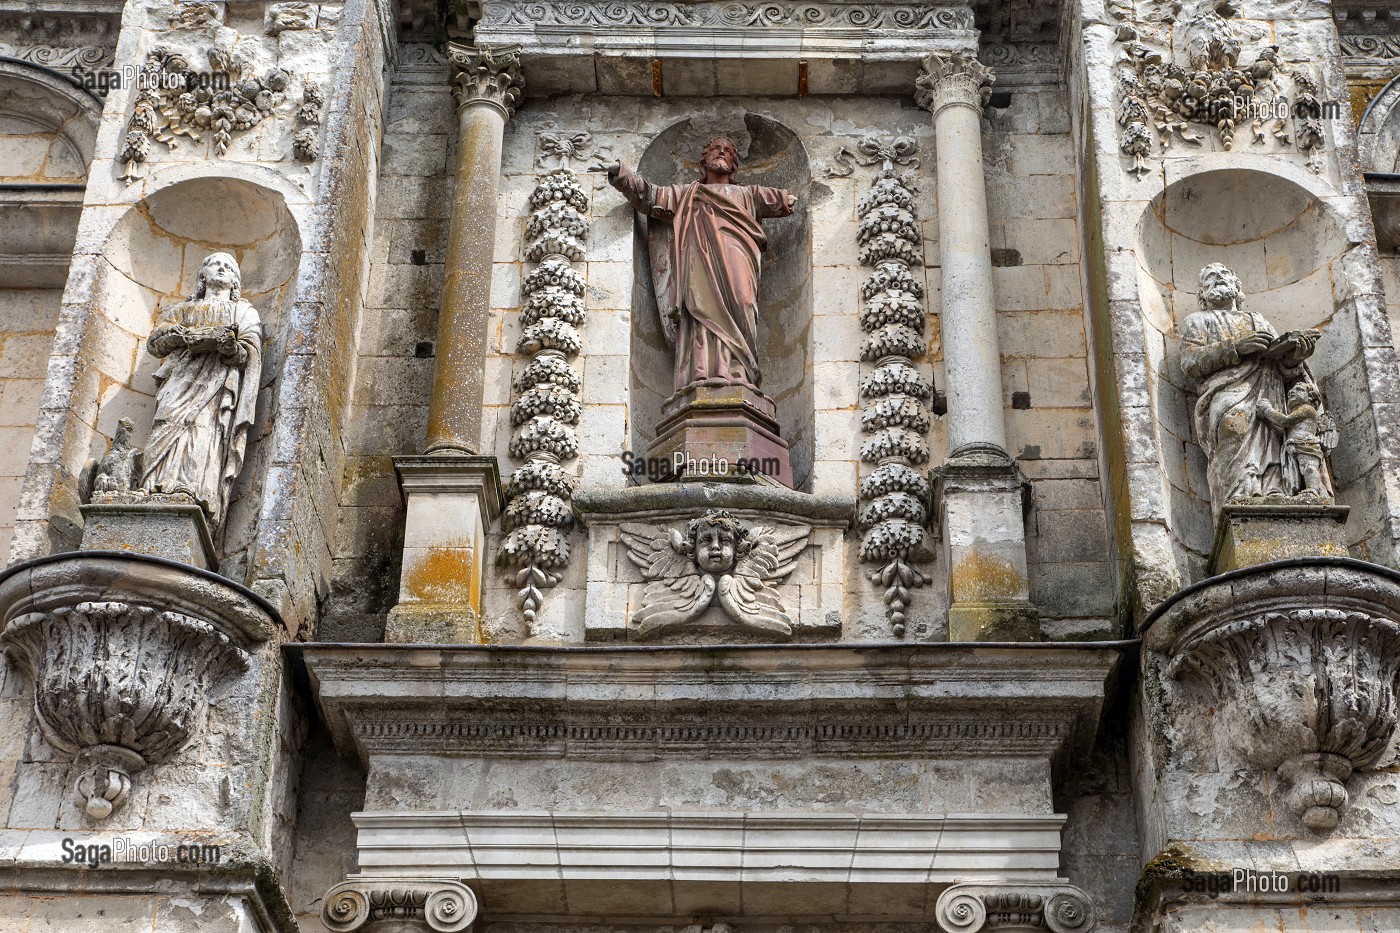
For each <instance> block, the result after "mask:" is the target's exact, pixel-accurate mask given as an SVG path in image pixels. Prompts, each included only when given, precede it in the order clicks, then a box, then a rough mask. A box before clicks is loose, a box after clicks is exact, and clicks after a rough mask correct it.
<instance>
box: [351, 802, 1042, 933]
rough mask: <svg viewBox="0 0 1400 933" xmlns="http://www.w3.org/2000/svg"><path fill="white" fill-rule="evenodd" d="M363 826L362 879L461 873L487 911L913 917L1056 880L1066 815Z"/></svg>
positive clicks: (613, 818) (450, 814)
mask: <svg viewBox="0 0 1400 933" xmlns="http://www.w3.org/2000/svg"><path fill="white" fill-rule="evenodd" d="M354 821H355V825H356V827H357V828H358V830H359V866H360V872H359V874H357V875H355V876H353V878H354V879H355V880H357V881H364V880H372V881H374V882H376V883H381V884H382V883H385V882H387V881H390V880H393V879H399V878H405V879H406V878H413V877H420V876H423V875H425V874H427V875H433V876H442V877H451V878H460V879H462V880H463V881H466V882H468V883H470V884H471V885H472V887H473V888H475V889H477V891H478V892H479V893H480V894H481V895H482V902H483V903H482V907H483V910H484V912H485V913H487V914H488V915H490V916H503V915H517V914H520V913H534V912H537V911H540V910H541V909H542V908H544V909H546V910H547V909H548V908H545V907H544V905H546V904H550V903H553V904H556V905H558V906H557V908H556V909H557V910H558V912H559V913H560V914H561V915H567V916H580V915H590V914H593V913H598V912H605V913H621V914H633V915H653V916H667V915H674V914H682V915H683V914H685V913H686V912H687V911H686V909H685V905H686V904H689V903H696V902H704V901H705V900H706V899H707V898H716V897H718V898H721V899H724V900H730V899H733V900H736V901H737V902H738V903H739V904H740V905H741V906H740V909H739V910H738V911H736V912H737V913H739V914H742V915H748V916H753V915H771V914H774V913H778V914H787V915H792V914H798V915H800V914H804V913H811V912H815V905H818V904H820V905H823V906H824V907H825V908H826V911H827V912H829V913H845V912H847V911H848V910H854V912H857V913H863V914H865V915H867V916H889V917H908V916H916V915H920V914H924V913H927V912H929V911H930V910H931V909H932V907H933V902H934V900H935V898H936V896H937V892H938V891H939V890H941V889H942V887H943V886H945V885H947V884H951V883H953V882H958V881H967V880H978V879H985V880H992V879H996V880H998V881H1003V882H1017V881H1021V882H1052V881H1054V880H1055V879H1056V875H1057V871H1058V867H1059V849H1060V831H1061V828H1062V826H1063V824H1064V821H1065V817H1064V816H1062V815H1020V814H1016V815H1013V814H949V815H947V816H931V815H925V814H918V815H912V814H911V815H874V814H852V813H753V812H742V811H694V812H679V811H673V812H631V813H627V812H622V813H617V812H612V813H601V812H567V811H498V812H467V811H458V810H448V811H419V812H370V813H357V814H355V816H354ZM620 882H625V886H623V887H625V893H623V892H622V891H620V890H619V883H620ZM522 889H529V890H530V891H531V895H530V897H529V898H521V897H520V896H519V894H520V892H521V890H522ZM852 898H854V899H855V903H852V900H851V899H852Z"/></svg>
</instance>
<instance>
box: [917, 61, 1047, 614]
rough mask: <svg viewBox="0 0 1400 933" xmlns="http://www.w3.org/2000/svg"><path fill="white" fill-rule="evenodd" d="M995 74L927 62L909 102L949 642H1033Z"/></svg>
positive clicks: (967, 64)
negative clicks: (925, 189) (930, 247)
mask: <svg viewBox="0 0 1400 933" xmlns="http://www.w3.org/2000/svg"><path fill="white" fill-rule="evenodd" d="M992 80H993V76H992V71H991V69H990V68H988V67H987V66H985V65H983V64H981V63H980V62H978V61H977V59H976V57H975V56H974V55H973V54H972V53H970V52H935V53H933V54H931V55H928V56H926V57H925V58H924V61H923V70H922V71H921V72H920V74H919V78H918V81H917V84H916V89H915V97H916V99H917V100H918V102H919V105H920V106H921V107H924V108H925V109H927V110H929V111H930V112H931V113H932V114H933V121H934V133H935V136H936V138H937V147H938V152H937V158H938V165H937V177H938V227H939V250H940V254H941V258H942V267H943V269H942V271H943V314H942V317H941V322H940V323H941V327H942V338H943V359H944V362H945V367H944V369H945V372H946V379H947V386H948V389H947V391H948V414H947V422H948V446H949V448H950V450H951V453H950V454H949V457H948V462H947V464H945V465H944V466H943V467H941V468H940V469H939V471H938V472H939V490H940V495H939V496H938V511H939V513H940V516H939V517H940V523H941V525H942V529H943V542H944V553H945V554H946V556H947V567H948V587H949V593H948V596H949V598H948V638H949V640H951V641H1008V640H1009V641H1026V640H1035V639H1037V638H1038V637H1039V634H1040V629H1039V623H1038V616H1037V613H1036V610H1035V607H1034V606H1032V605H1031V603H1030V598H1029V595H1030V590H1029V580H1028V577H1027V572H1026V529H1025V520H1024V516H1023V511H1022V509H1021V502H1022V495H1023V489H1024V479H1023V478H1022V477H1021V475H1020V473H1019V471H1018V470H1017V469H1016V464H1015V461H1014V460H1012V459H1011V458H1010V457H1009V456H1008V455H1007V453H1006V425H1005V422H1004V420H1003V418H1002V399H1001V351H1000V347H999V346H998V341H997V321H996V296H995V294H994V293H993V290H992V254H991V238H990V232H989V226H988V222H987V182H986V177H985V175H984V173H983V169H982V122H981V117H982V106H983V105H984V104H985V103H986V101H987V98H988V96H989V94H990V86H991V83H992Z"/></svg>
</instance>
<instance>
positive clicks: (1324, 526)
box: [1210, 502, 1351, 574]
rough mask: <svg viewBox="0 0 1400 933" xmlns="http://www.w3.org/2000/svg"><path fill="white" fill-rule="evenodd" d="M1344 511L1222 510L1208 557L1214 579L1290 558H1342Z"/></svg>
mask: <svg viewBox="0 0 1400 933" xmlns="http://www.w3.org/2000/svg"><path fill="white" fill-rule="evenodd" d="M1350 511H1351V509H1350V507H1349V506H1345V505H1324V504H1322V503H1301V504H1299V503H1291V502H1290V503H1271V502H1266V503H1260V504H1257V505H1256V504H1254V503H1247V504H1245V503H1241V504H1238V505H1227V506H1224V507H1223V508H1221V510H1220V515H1219V517H1217V518H1216V520H1215V544H1214V546H1213V547H1212V548H1211V552H1210V572H1211V573H1212V574H1217V573H1225V572H1227V571H1230V570H1239V569H1241V568H1243V567H1253V566H1254V565H1256V564H1266V563H1268V562H1269V561H1273V560H1288V559H1290V558H1294V557H1346V556H1347V542H1346V524H1347V514H1348V513H1349V512H1350Z"/></svg>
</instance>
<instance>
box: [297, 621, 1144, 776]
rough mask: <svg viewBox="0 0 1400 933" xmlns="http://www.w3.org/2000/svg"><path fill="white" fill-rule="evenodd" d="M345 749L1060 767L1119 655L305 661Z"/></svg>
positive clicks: (424, 654) (500, 650) (490, 653)
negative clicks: (1000, 761)
mask: <svg viewBox="0 0 1400 933" xmlns="http://www.w3.org/2000/svg"><path fill="white" fill-rule="evenodd" d="M287 650H288V651H289V652H292V653H294V654H295V655H300V657H301V659H302V660H303V662H304V664H305V666H306V669H307V671H308V673H309V675H310V681H311V684H312V689H313V691H314V692H315V693H316V699H317V702H318V704H319V705H320V708H321V710H322V713H323V714H324V716H325V719H326V721H327V723H328V724H329V726H330V729H331V731H332V734H333V735H334V737H335V739H336V742H337V744H338V745H339V747H340V748H341V749H342V750H343V751H345V752H350V751H352V750H353V751H354V752H355V753H356V754H358V755H359V756H360V758H361V760H362V761H365V762H368V760H369V757H370V755H372V754H393V753H407V752H412V753H416V754H438V755H454V756H462V755H471V756H487V757H491V756H511V757H521V756H524V757H529V758H557V759H562V758H584V759H592V760H616V761H650V760H659V759H662V758H680V759H685V758H690V759H696V758H718V757H723V756H724V755H726V754H733V755H741V756H745V757H753V758H758V759H776V758H791V757H797V756H811V755H835V756H844V757H850V756H855V757H911V758H919V757H927V756H929V755H935V754H936V755H944V756H948V757H953V758H963V759H967V758H982V757H986V756H998V757H1002V756H1010V757H1020V758H1043V759H1053V758H1056V757H1057V756H1058V755H1059V753H1060V752H1061V751H1062V750H1065V749H1066V748H1067V747H1073V748H1075V749H1077V750H1079V751H1084V750H1086V749H1087V748H1088V746H1089V744H1090V743H1091V742H1092V739H1093V735H1094V733H1095V730H1096V728H1097V723H1098V717H1099V712H1100V709H1101V708H1102V704H1103V699H1104V692H1105V684H1106V682H1107V681H1108V680H1109V678H1110V677H1111V676H1112V674H1113V671H1114V670H1115V669H1116V667H1117V664H1118V660H1119V653H1118V651H1117V650H1116V649H1115V648H1114V647H1113V646H1108V645H1070V644H1051V643H1042V644H1038V645H1035V646H1016V645H996V644H991V643H988V644H985V645H978V646H976V647H971V646H967V645H954V644H941V645H935V644H930V645H917V646H915V645H908V646H888V645H880V646H876V645H868V646H860V647H856V646H823V645H791V646H772V645H763V646H748V647H735V646H727V647H688V646H687V647H681V646H674V647H673V646H666V647H646V648H543V647H536V648H531V647H497V646H441V647H428V646H409V645H404V646H387V645H331V644H306V645H297V646H287Z"/></svg>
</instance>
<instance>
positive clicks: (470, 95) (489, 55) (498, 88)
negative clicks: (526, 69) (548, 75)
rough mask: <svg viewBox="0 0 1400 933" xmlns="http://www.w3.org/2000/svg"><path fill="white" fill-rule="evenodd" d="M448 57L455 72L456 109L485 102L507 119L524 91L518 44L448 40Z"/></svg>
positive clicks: (454, 92)
mask: <svg viewBox="0 0 1400 933" xmlns="http://www.w3.org/2000/svg"><path fill="white" fill-rule="evenodd" d="M447 60H448V61H449V62H450V63H451V64H452V67H453V71H454V72H455V74H454V75H453V79H452V84H453V87H452V93H453V94H454V95H456V97H457V109H458V110H461V109H462V108H464V107H467V106H469V105H472V104H486V105H488V106H492V107H495V108H496V109H498V110H500V111H501V112H502V113H503V114H505V117H506V119H507V120H509V119H510V118H511V117H512V116H514V114H515V107H516V105H517V104H519V103H520V98H521V97H522V96H523V95H524V93H525V77H524V75H522V74H521V71H520V48H519V46H501V47H492V46H475V45H459V44H457V43H455V42H449V43H447Z"/></svg>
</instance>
